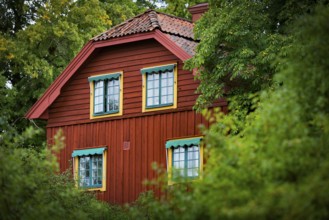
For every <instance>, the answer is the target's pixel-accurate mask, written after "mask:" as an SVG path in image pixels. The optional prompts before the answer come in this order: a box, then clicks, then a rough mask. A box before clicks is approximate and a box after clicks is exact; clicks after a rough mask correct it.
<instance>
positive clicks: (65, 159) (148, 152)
mask: <svg viewBox="0 0 329 220" xmlns="http://www.w3.org/2000/svg"><path fill="white" fill-rule="evenodd" d="M168 63H178V80H177V81H178V99H177V109H174V110H164V111H156V112H150V113H142V75H141V73H140V69H142V68H144V67H150V66H157V65H161V64H168ZM116 71H123V100H124V101H123V115H122V116H118V117H110V118H103V119H94V120H90V119H89V103H90V100H89V99H90V97H89V94H90V89H89V83H88V77H89V76H92V75H97V74H104V73H113V72H116ZM197 86H198V82H196V81H194V76H193V74H192V73H191V72H190V71H186V70H183V63H182V62H181V61H180V60H179V59H178V58H177V57H176V56H174V55H173V54H172V53H171V52H169V51H168V50H167V49H166V48H164V47H163V46H162V45H160V44H159V43H157V42H156V41H155V40H146V41H140V42H135V43H129V44H124V45H118V46H112V47H109V48H103V49H100V50H99V51H98V53H97V54H93V55H92V56H91V58H89V60H88V61H87V62H86V63H85V64H84V65H83V66H82V67H81V68H80V69H79V70H78V71H77V73H76V74H75V75H74V76H73V77H72V78H71V79H70V80H69V82H68V83H67V84H66V85H65V86H64V87H63V89H62V91H61V94H60V95H59V97H58V98H57V99H56V100H55V102H54V103H53V104H52V105H51V106H50V108H49V111H48V113H49V119H48V126H47V139H48V142H49V143H52V142H53V141H52V138H53V136H54V135H55V134H56V132H57V131H58V129H60V128H61V129H62V130H63V132H64V135H65V138H66V139H65V144H66V147H65V149H63V150H62V151H61V152H60V154H59V157H58V158H59V162H60V169H61V171H65V170H66V169H68V168H72V162H71V160H72V158H71V154H72V151H73V150H76V149H84V148H90V147H100V146H104V145H105V146H107V147H108V154H107V157H108V158H107V180H106V184H107V187H106V191H105V192H100V193H99V195H98V196H99V198H100V199H102V200H105V201H108V202H111V203H119V204H123V203H126V202H132V201H134V200H135V199H136V198H137V197H138V195H139V194H140V193H141V192H143V191H145V190H149V189H152V190H154V191H155V193H156V194H158V195H159V193H160V192H159V189H157V188H154V187H146V186H145V185H143V184H142V183H143V181H144V180H146V179H148V180H150V179H153V178H156V177H157V176H156V173H155V171H153V170H152V169H151V164H152V163H153V162H157V163H159V164H162V165H163V166H164V167H166V150H165V142H166V140H168V139H173V138H181V137H187V136H194V135H200V133H199V128H198V126H199V125H200V124H205V125H206V126H208V122H207V121H205V120H204V119H203V117H202V116H201V115H199V114H196V113H195V112H194V111H192V107H193V105H194V103H195V100H196V98H197V94H195V90H196V88H197ZM219 105H221V106H224V107H225V105H226V103H225V102H219ZM125 141H126V142H130V149H129V150H123V143H124V142H125Z"/></svg>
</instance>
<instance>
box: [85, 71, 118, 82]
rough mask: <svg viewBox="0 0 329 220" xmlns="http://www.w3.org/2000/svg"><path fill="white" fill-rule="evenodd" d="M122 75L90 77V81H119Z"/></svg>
mask: <svg viewBox="0 0 329 220" xmlns="http://www.w3.org/2000/svg"><path fill="white" fill-rule="evenodd" d="M120 75H121V73H114V74H108V75H101V76H91V77H88V81H89V82H92V81H98V80H104V79H108V80H111V79H119V77H120Z"/></svg>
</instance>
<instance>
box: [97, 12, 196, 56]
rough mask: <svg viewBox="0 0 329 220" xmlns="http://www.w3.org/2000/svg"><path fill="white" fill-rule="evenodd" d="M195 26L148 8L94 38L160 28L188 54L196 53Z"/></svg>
mask: <svg viewBox="0 0 329 220" xmlns="http://www.w3.org/2000/svg"><path fill="white" fill-rule="evenodd" d="M193 28H194V24H193V23H192V22H191V21H188V20H185V19H183V18H178V17H175V16H172V15H168V14H164V13H161V12H157V11H154V10H147V11H146V12H144V13H143V14H140V15H137V16H136V17H134V18H131V19H129V20H127V21H125V22H123V23H121V24H119V25H117V26H115V27H113V28H111V29H109V30H107V31H105V32H103V33H102V34H100V35H98V36H96V37H94V38H93V39H92V40H93V41H102V40H108V39H111V38H118V37H123V36H128V35H132V34H137V33H145V32H152V31H154V30H155V29H158V30H160V31H161V32H163V33H165V34H166V35H167V36H168V37H169V38H170V39H171V40H172V41H173V42H175V43H176V44H177V45H178V46H180V47H181V48H182V49H183V50H184V51H186V52H187V53H188V54H190V55H194V50H195V47H196V45H197V41H195V40H194V36H193Z"/></svg>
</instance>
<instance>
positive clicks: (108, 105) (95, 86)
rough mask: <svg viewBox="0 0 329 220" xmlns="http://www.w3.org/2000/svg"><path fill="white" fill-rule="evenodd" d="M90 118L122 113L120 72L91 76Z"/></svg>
mask: <svg viewBox="0 0 329 220" xmlns="http://www.w3.org/2000/svg"><path fill="white" fill-rule="evenodd" d="M88 81H89V83H90V88H91V93H90V118H91V119H93V118H100V117H109V116H119V115H122V101H123V100H122V73H111V74H105V75H97V76H91V77H89V78H88Z"/></svg>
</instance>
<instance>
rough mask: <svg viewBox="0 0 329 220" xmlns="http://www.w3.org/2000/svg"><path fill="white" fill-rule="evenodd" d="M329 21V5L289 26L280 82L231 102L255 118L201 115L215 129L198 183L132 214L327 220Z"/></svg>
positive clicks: (145, 200) (278, 63) (146, 199)
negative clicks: (289, 41)
mask: <svg viewBox="0 0 329 220" xmlns="http://www.w3.org/2000/svg"><path fill="white" fill-rule="evenodd" d="M328 20H329V7H328V5H322V4H319V5H318V6H317V7H316V8H315V10H314V11H313V12H312V13H311V14H310V15H303V16H300V17H298V20H297V21H296V22H294V23H293V24H292V25H291V26H289V28H290V29H289V34H290V38H291V44H290V45H289V46H286V47H282V48H280V53H279V55H278V56H276V59H274V60H273V61H272V62H271V65H273V66H275V69H277V71H278V72H277V73H276V74H275V76H274V80H275V81H277V82H280V83H279V84H278V85H276V86H273V87H272V88H270V89H266V90H264V91H262V92H261V93H260V95H256V96H252V97H249V96H248V95H245V96H240V95H238V96H235V98H234V99H231V102H230V103H231V105H232V106H231V107H234V106H237V104H236V103H245V104H246V105H247V106H248V107H247V109H251V110H252V111H250V112H242V113H241V114H240V113H237V111H234V109H233V114H228V115H224V114H221V113H218V114H215V115H214V116H211V114H208V113H205V115H206V116H209V118H210V120H215V121H216V123H214V124H213V125H212V126H211V128H210V130H208V131H205V134H206V142H207V150H208V159H207V164H206V170H205V173H204V175H203V179H202V180H200V181H199V182H195V183H191V185H189V186H186V185H184V184H181V185H177V186H174V188H170V187H169V189H167V190H168V191H167V192H166V196H167V198H161V199H160V200H158V199H154V198H153V197H152V196H150V195H147V196H143V197H142V198H140V203H139V204H137V207H138V206H142V207H141V208H139V210H141V212H140V213H138V209H136V208H132V214H133V215H134V216H138V217H139V219H328V217H329V212H328V207H329V199H328V198H329V194H328V193H329V185H328V181H329V176H328V174H327V173H328V172H327V171H328V169H329V150H328V143H329V111H328V106H329V98H328V97H329V83H328V82H329V75H328V74H327V72H328V68H329V66H328V65H329V56H328V55H329V54H328V53H329V52H328V51H329V47H328V45H327V44H325V43H324V42H325V41H326V39H328V38H329V25H328ZM258 99H259V100H258ZM242 109H245V108H242ZM237 110H239V109H237ZM212 117H213V118H212ZM241 118H242V119H243V120H241ZM236 131H237V132H236ZM184 187H185V188H184ZM136 210H137V214H136ZM138 214H139V215H138ZM143 214H144V215H143Z"/></svg>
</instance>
